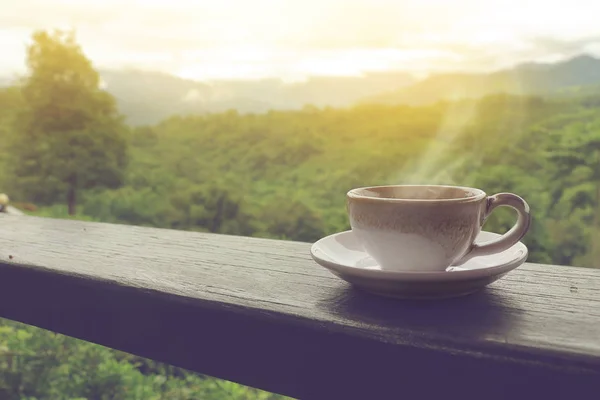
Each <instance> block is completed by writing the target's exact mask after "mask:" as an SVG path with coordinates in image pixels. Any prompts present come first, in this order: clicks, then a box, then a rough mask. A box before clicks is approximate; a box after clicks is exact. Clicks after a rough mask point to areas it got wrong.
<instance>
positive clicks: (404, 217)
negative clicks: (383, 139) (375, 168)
mask: <svg viewBox="0 0 600 400" xmlns="http://www.w3.org/2000/svg"><path fill="white" fill-rule="evenodd" d="M346 197H347V210H348V216H349V219H350V226H351V227H352V231H353V233H354V234H355V235H356V237H357V238H358V240H359V242H360V243H361V244H362V246H363V247H364V250H365V251H366V252H367V253H368V254H369V255H370V256H371V257H373V259H374V260H375V261H376V262H377V263H378V264H379V266H380V267H381V268H382V269H383V270H393V271H414V272H434V271H444V270H446V268H448V267H449V266H452V265H460V264H462V263H464V262H466V261H467V260H469V259H471V258H473V257H477V256H482V255H489V254H494V253H499V252H501V251H504V250H506V249H508V248H510V247H511V246H513V245H514V244H516V243H517V242H518V241H519V240H521V239H522V238H523V236H524V235H525V234H526V233H527V230H528V229H529V225H530V223H531V215H530V211H529V205H528V204H527V203H526V202H525V200H523V199H522V198H521V197H519V196H517V195H515V194H511V193H499V194H495V195H493V196H487V195H486V193H485V192H484V191H482V190H480V189H475V188H468V187H459V186H442V185H392V186H372V187H364V188H356V189H352V190H350V191H349V192H348V193H347V196H346ZM501 206H508V207H511V208H513V209H515V210H516V211H517V215H518V218H517V222H516V223H515V225H514V226H513V227H512V228H511V229H510V230H509V231H508V232H506V233H505V234H504V235H502V236H501V237H500V238H498V239H496V240H492V241H490V242H486V243H478V244H476V243H475V238H476V237H477V235H479V233H480V232H481V228H482V226H483V224H484V222H485V220H486V218H487V217H488V216H489V215H490V213H491V212H492V211H493V210H494V209H495V208H496V207H501Z"/></svg>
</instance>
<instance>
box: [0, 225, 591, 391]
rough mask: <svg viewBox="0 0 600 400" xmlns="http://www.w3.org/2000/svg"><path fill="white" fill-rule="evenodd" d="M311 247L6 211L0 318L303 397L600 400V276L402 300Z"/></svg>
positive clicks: (511, 278)
mask: <svg viewBox="0 0 600 400" xmlns="http://www.w3.org/2000/svg"><path fill="white" fill-rule="evenodd" d="M309 248H310V245H309V244H307V243H297V242H285V241H275V240H265V239H253V238H245V237H233V236H224V235H212V234H201V233H190V232H182V231H172V230H161V229H152V228H141V227H132V226H121V225H110V224H100V223H85V222H77V221H67V220H53V219H44V218H34V217H27V216H11V215H0V316H2V317H5V318H10V319H13V320H17V321H21V322H25V323H28V324H32V325H35V326H38V327H41V328H45V329H49V330H52V331H55V332H60V333H63V334H67V335H70V336H74V337H77V338H81V339H84V340H87V341H90V342H95V343H99V344H102V345H105V346H109V347H112V348H115V349H120V350H124V351H127V352H130V353H133V354H137V355H140V356H143V357H148V358H152V359H154V360H157V361H162V362H167V363H170V364H173V365H176V366H179V367H183V368H187V369H190V370H194V371H198V372H201V373H203V374H208V375H212V376H215V377H219V378H224V379H228V380H232V381H236V382H239V383H242V384H245V385H249V386H253V387H257V388H261V389H265V390H269V391H272V392H277V393H281V394H286V395H289V396H292V397H297V398H302V399H313V398H324V399H354V398H358V399H442V398H444V399H463V400H464V399H521V398H526V399H531V400H534V399H544V400H545V399H593V398H599V396H600V270H592V269H581V268H572V267H560V266H550V265H535V264H525V265H523V266H522V267H520V268H518V269H517V270H515V271H513V272H512V273H510V274H508V275H507V276H506V277H505V278H503V279H501V280H500V281H498V282H496V283H494V284H492V285H490V286H489V287H488V288H487V289H485V290H484V291H482V292H480V293H477V294H474V295H471V296H467V297H464V298H459V299H454V300H444V301H429V302H427V301H421V302H409V301H399V300H387V299H383V298H379V297H374V296H371V295H368V294H364V293H361V292H359V291H357V290H355V289H353V288H351V287H349V286H348V285H347V284H346V283H345V282H343V281H341V280H340V279H338V278H336V277H334V276H333V275H331V274H330V273H329V272H328V271H326V270H324V269H323V268H321V267H319V266H318V265H317V264H315V263H314V262H313V261H312V259H311V258H310V255H309Z"/></svg>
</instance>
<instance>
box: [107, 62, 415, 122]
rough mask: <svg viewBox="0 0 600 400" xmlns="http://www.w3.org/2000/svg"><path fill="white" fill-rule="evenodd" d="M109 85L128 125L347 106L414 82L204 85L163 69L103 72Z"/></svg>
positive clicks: (380, 76) (392, 78)
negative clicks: (182, 117) (309, 106)
mask: <svg viewBox="0 0 600 400" xmlns="http://www.w3.org/2000/svg"><path fill="white" fill-rule="evenodd" d="M100 75H101V76H102V79H103V81H104V83H105V84H106V89H107V90H108V91H109V92H110V93H111V94H112V95H114V96H115V97H116V98H117V101H118V102H119V108H120V109H121V111H122V112H123V113H124V114H125V115H126V116H127V120H128V122H129V123H131V124H134V125H138V124H153V123H156V122H158V121H160V120H162V119H164V118H167V117H169V116H171V115H185V114H203V113H208V112H222V111H227V110H231V109H234V110H237V111H239V112H241V113H261V112H266V111H268V110H270V109H278V110H282V109H287V110H293V109H301V108H302V107H304V106H305V105H307V104H312V105H315V106H319V107H324V106H338V107H339V106H348V105H350V104H352V103H354V102H356V101H358V100H359V99H361V98H363V97H365V96H370V95H374V94H376V93H380V92H381V91H382V90H386V89H388V88H394V89H397V88H400V87H404V86H406V85H408V84H411V83H413V82H414V79H413V78H412V77H411V76H410V75H408V74H405V73H401V72H397V73H372V74H367V75H365V76H364V77H311V78H310V79H308V80H307V81H306V82H298V83H292V84H286V83H284V82H282V81H281V80H279V79H264V80H257V81H242V80H240V81H215V82H210V83H202V82H197V81H193V80H188V79H182V78H178V77H176V76H173V75H168V74H164V73H159V72H151V71H130V70H100Z"/></svg>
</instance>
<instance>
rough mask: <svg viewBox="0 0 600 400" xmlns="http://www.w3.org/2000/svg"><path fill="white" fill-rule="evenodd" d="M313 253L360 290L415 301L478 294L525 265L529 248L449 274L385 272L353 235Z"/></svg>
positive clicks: (328, 240)
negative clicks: (487, 286) (477, 292)
mask: <svg viewBox="0 0 600 400" xmlns="http://www.w3.org/2000/svg"><path fill="white" fill-rule="evenodd" d="M499 236H500V235H498V234H497V233H492V232H485V231H483V232H481V233H480V234H479V236H478V237H477V239H476V240H475V242H476V243H482V242H487V241H489V240H492V239H495V238H497V237H499ZM310 252H311V254H312V257H313V259H314V260H315V261H316V262H317V263H318V264H320V265H322V266H323V267H325V268H327V269H328V270H329V271H331V272H332V273H333V274H335V275H337V276H339V277H340V278H342V279H343V280H345V281H347V282H349V283H351V284H352V285H354V286H356V287H357V288H360V289H362V290H365V291H368V292H371V293H374V294H378V295H382V296H386V297H395V298H412V299H417V298H419V299H437V298H447V297H457V296H463V295H467V294H470V293H473V292H476V291H478V290H480V289H482V288H483V287H485V286H486V285H488V284H490V283H492V282H494V281H496V280H498V279H500V278H502V277H503V276H504V275H506V274H507V273H508V272H510V271H512V270H513V269H515V268H517V267H518V266H520V265H521V264H523V263H524V262H525V260H527V255H528V251H527V247H526V246H525V245H524V244H523V243H521V242H519V243H517V244H515V245H514V246H512V247H511V248H509V249H508V250H505V251H503V252H500V253H496V254H492V255H488V256H481V257H475V258H472V259H471V260H469V261H467V262H466V263H464V264H463V265H461V266H460V267H449V268H448V269H447V270H446V271H441V272H396V271H382V270H381V268H380V267H379V265H377V263H376V262H375V261H374V260H373V259H372V258H371V257H370V256H369V255H368V254H367V253H366V252H365V251H364V250H363V248H362V246H361V244H360V243H359V242H358V241H357V239H356V237H355V236H354V235H353V234H352V231H346V232H340V233H336V234H333V235H330V236H327V237H324V238H323V239H320V240H319V241H317V242H316V243H315V244H313V245H312V247H311V249H310Z"/></svg>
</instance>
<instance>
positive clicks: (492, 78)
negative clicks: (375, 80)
mask: <svg viewBox="0 0 600 400" xmlns="http://www.w3.org/2000/svg"><path fill="white" fill-rule="evenodd" d="M597 85H600V60H599V59H597V58H594V57H591V56H588V55H581V56H578V57H575V58H572V59H569V60H566V61H562V62H558V63H526V64H520V65H517V66H515V67H514V68H511V69H506V70H501V71H497V72H494V73H489V74H475V73H472V74H470V73H452V74H440V75H434V76H431V77H429V78H427V79H424V80H422V81H420V82H418V83H415V84H414V85H411V86H409V87H406V88H402V89H399V90H392V91H387V92H384V93H382V94H379V95H377V96H371V97H366V98H364V99H362V100H361V103H371V104H411V105H422V104H431V103H435V102H437V101H440V100H456V99H461V98H480V97H483V96H486V95H489V94H494V93H507V94H520V95H548V94H554V93H560V92H562V93H564V92H565V91H566V90H567V89H573V88H586V87H589V86H597Z"/></svg>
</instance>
